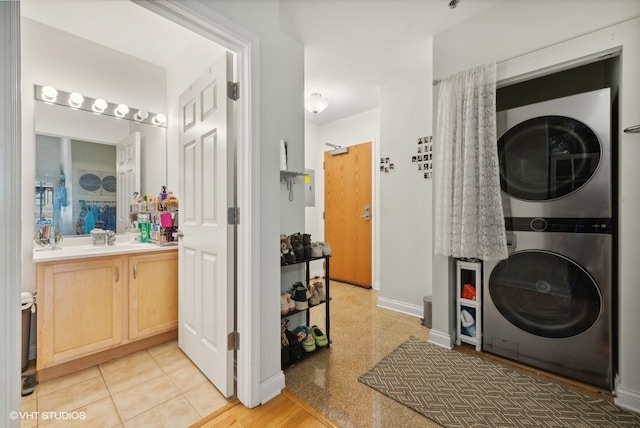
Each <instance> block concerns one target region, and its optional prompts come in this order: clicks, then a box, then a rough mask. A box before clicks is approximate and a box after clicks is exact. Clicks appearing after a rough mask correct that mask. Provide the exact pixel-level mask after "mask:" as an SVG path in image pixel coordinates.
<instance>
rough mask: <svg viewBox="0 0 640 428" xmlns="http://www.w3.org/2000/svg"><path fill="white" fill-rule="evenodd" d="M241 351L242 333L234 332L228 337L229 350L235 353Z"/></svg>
mask: <svg viewBox="0 0 640 428" xmlns="http://www.w3.org/2000/svg"><path fill="white" fill-rule="evenodd" d="M238 349H240V333H239V332H237V331H232V332H231V333H229V335H228V336H227V350H228V351H234V350H236V351H237V350H238Z"/></svg>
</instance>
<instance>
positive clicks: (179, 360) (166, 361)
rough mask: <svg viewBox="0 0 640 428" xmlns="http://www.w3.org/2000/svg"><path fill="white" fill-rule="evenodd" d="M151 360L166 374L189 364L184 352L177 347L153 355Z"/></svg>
mask: <svg viewBox="0 0 640 428" xmlns="http://www.w3.org/2000/svg"><path fill="white" fill-rule="evenodd" d="M153 359H154V360H155V361H156V363H158V366H160V368H161V369H162V370H163V371H165V372H167V371H171V370H174V369H176V368H178V367H181V366H183V365H184V364H186V363H190V362H191V360H190V359H189V357H187V356H186V355H185V353H184V352H182V350H181V349H180V348H178V347H175V348H173V349H169V350H167V351H165V352H162V353H158V354H155V355H153Z"/></svg>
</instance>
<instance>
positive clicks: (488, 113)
mask: <svg viewBox="0 0 640 428" xmlns="http://www.w3.org/2000/svg"><path fill="white" fill-rule="evenodd" d="M434 148H435V153H434V158H435V159H434V160H435V179H436V181H435V185H436V191H435V193H436V200H435V204H436V205H435V210H436V215H435V253H436V254H443V255H446V256H453V257H460V258H479V259H483V260H501V259H506V258H507V245H506V238H505V229H504V214H503V210H502V200H501V197H500V170H499V164H498V150H497V138H496V64H495V63H494V64H485V65H481V66H478V67H475V68H472V69H469V70H465V71H462V72H460V73H457V74H454V75H452V76H448V77H446V78H444V79H442V80H441V81H440V84H439V87H438V116H437V132H436V139H435V144H434Z"/></svg>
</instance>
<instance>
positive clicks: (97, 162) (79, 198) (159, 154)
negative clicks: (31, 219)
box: [34, 100, 167, 237]
mask: <svg viewBox="0 0 640 428" xmlns="http://www.w3.org/2000/svg"><path fill="white" fill-rule="evenodd" d="M35 105H36V106H35V132H36V177H35V207H34V208H35V226H36V229H37V230H39V229H40V227H41V226H43V225H53V226H55V227H56V228H57V229H58V230H59V232H60V233H61V235H62V236H65V237H70V236H78V235H88V234H89V231H90V230H91V229H93V227H94V226H95V225H96V223H97V222H101V223H102V224H101V225H102V226H103V227H104V228H105V229H106V230H114V231H116V232H117V233H124V232H125V230H124V227H123V225H122V222H120V223H118V221H117V218H119V217H121V216H122V213H123V212H124V213H128V211H129V206H128V204H129V201H130V200H131V196H132V195H129V194H126V195H121V194H118V191H117V187H118V186H117V185H116V181H117V179H116V177H117V171H116V161H117V157H118V156H117V153H116V147H117V145H118V144H119V143H122V142H123V141H125V140H127V139H129V138H130V137H131V136H132V135H138V137H139V141H140V143H139V147H140V154H139V159H140V171H139V174H140V185H139V186H140V188H139V189H136V190H138V191H140V193H141V194H143V195H146V194H149V195H157V194H158V193H159V191H160V189H161V188H162V186H165V185H166V180H167V156H166V151H167V137H166V128H162V127H157V126H153V125H149V124H145V123H140V122H135V121H130V120H126V119H119V118H116V117H112V116H106V115H97V114H94V113H91V112H88V111H83V110H76V109H72V108H70V107H66V106H61V105H56V104H48V103H45V102H43V101H39V100H36V102H35ZM121 193H125V192H121ZM119 205H120V206H119ZM118 208H120V210H118ZM122 210H124V211H122ZM125 217H126V214H125Z"/></svg>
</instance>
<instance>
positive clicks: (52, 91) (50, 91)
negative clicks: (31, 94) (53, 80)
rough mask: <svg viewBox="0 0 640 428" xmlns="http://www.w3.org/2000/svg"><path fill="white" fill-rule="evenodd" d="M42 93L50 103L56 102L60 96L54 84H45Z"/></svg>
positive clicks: (43, 97)
mask: <svg viewBox="0 0 640 428" xmlns="http://www.w3.org/2000/svg"><path fill="white" fill-rule="evenodd" d="M41 94H42V99H43V100H44V101H46V102H49V103H53V102H55V101H56V98H58V90H57V89H56V88H54V87H53V86H43V87H42V92H41Z"/></svg>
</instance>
